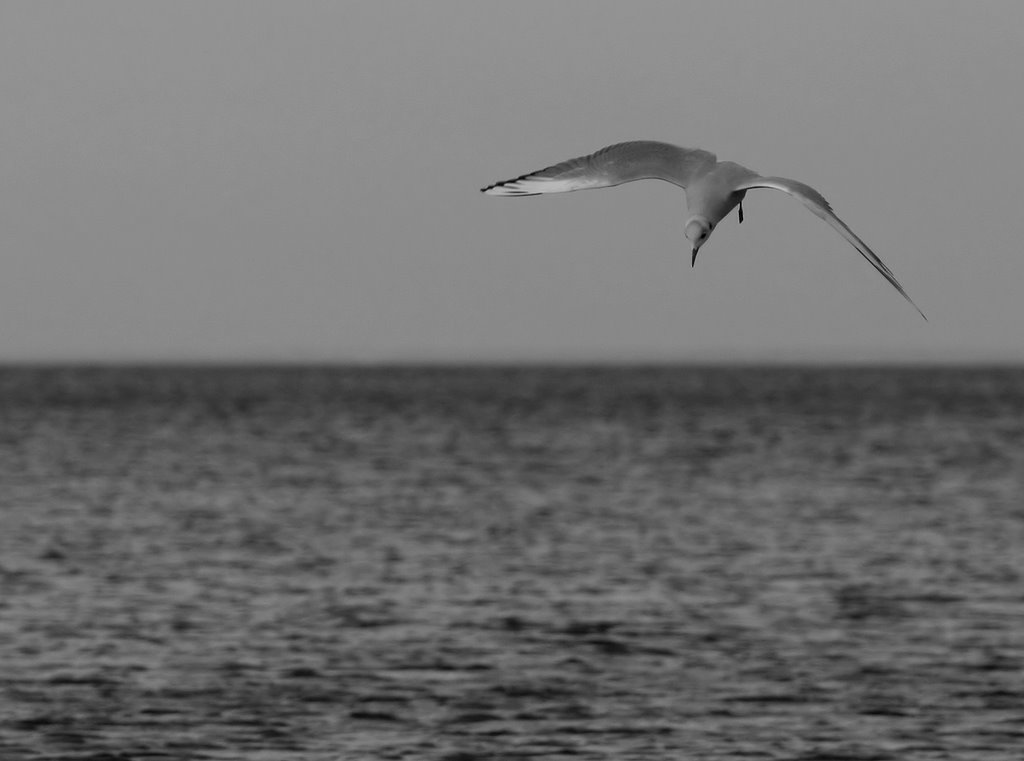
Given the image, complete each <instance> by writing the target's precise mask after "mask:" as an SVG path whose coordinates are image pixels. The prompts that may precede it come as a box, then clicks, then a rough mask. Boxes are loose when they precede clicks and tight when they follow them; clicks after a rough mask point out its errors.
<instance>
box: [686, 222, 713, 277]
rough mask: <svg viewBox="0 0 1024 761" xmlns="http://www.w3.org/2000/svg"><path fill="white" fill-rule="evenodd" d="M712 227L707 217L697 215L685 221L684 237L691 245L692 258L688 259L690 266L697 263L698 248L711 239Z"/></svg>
mask: <svg viewBox="0 0 1024 761" xmlns="http://www.w3.org/2000/svg"><path fill="white" fill-rule="evenodd" d="M711 230H712V225H711V221H710V220H709V219H708V218H707V217H703V216H700V215H697V216H695V217H690V218H689V219H688V220H686V237H687V239H688V240H689V241H690V243H692V244H693V258H692V259H690V266H691V267H692V266H693V265H694V264H696V263H697V252H698V251H700V247H701V246H703V245H704V244H705V243H707V240H708V238H709V237H711Z"/></svg>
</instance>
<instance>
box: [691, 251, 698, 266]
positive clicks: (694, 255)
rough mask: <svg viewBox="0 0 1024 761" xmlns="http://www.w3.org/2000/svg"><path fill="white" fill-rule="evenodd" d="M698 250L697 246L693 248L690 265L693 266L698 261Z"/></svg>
mask: <svg viewBox="0 0 1024 761" xmlns="http://www.w3.org/2000/svg"><path fill="white" fill-rule="evenodd" d="M697 250H698V249H697V248H696V246H695V247H694V249H693V258H691V259H690V267H693V266H694V265H695V264H696V263H697Z"/></svg>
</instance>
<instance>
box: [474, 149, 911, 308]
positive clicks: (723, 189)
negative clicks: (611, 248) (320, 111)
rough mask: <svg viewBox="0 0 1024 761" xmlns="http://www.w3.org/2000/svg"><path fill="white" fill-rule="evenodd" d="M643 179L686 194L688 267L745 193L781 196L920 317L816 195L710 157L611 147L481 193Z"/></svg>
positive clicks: (882, 265)
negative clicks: (832, 234) (830, 231)
mask: <svg viewBox="0 0 1024 761" xmlns="http://www.w3.org/2000/svg"><path fill="white" fill-rule="evenodd" d="M647 179H655V180H667V181H668V182H671V183H673V184H675V185H678V186H679V187H681V188H683V190H685V191H686V206H687V209H688V210H689V212H690V217H689V219H687V220H686V227H685V234H686V237H687V239H688V240H689V241H690V243H692V244H693V251H692V255H691V259H690V266H691V267H692V266H694V265H695V264H696V262H697V252H698V251H699V250H700V248H701V246H703V245H704V244H705V243H707V241H708V238H710V237H711V233H712V232H713V231H714V229H715V226H716V225H717V224H718V223H719V222H721V221H722V220H723V219H725V217H726V215H727V214H728V213H729V212H730V211H732V210H733V208H734V207H739V212H738V216H739V221H740V222H741V223H742V222H743V198H744V196H746V194H747V191H748V190H752V189H754V188H771V189H773V190H781V191H782V192H783V193H788V194H789V195H791V196H793V197H794V198H796V199H797V200H799V201H800V202H801V203H803V205H804V206H806V207H807V208H808V209H810V210H811V212H813V213H814V214H815V215H816V216H818V217H821V218H822V219H823V220H825V221H826V222H828V223H829V224H830V225H831V226H832V227H833V228H834V229H835V230H836V232H838V233H839V234H840V235H842V236H843V237H844V238H846V240H847V241H849V243H850V245H852V246H853V247H854V248H855V249H857V251H859V252H860V255H861V256H863V257H864V258H865V259H867V260H868V262H870V263H871V265H872V266H873V267H874V268H875V269H876V270H878V272H879V273H880V274H881V275H882V277H884V278H885V279H886V280H888V281H889V283H890V285H892V287H893V288H895V289H896V290H897V291H899V292H900V295H902V296H903V298H905V299H906V300H907V301H908V302H909V303H910V305H911V306H912V307H914V309H916V310H917V312H918V314H920V315H921V316H922V317H924V312H922V311H921V309H920V308H919V307H918V306H917V304H915V303H914V302H913V300H912V299H911V298H910V296H908V295H907V292H906V291H905V290H904V289H903V286H902V285H900V283H899V281H898V280H897V279H896V276H895V275H893V274H892V270H890V269H889V268H888V267H887V266H886V265H885V263H884V262H883V261H882V260H881V259H879V258H878V256H877V255H876V254H875V252H874V251H872V250H871V249H870V248H868V245H867V244H866V243H865V242H864V241H862V240H861V239H860V238H859V237H857V235H856V234H855V233H854V232H853V230H851V229H850V228H849V227H847V226H846V223H845V222H843V221H842V220H841V219H840V218H839V217H837V216H836V215H835V213H834V212H833V211H832V207H831V206H830V205H829V202H828V201H826V200H825V197H824V196H822V195H821V193H819V192H818V191H817V190H815V189H814V188H812V187H811V186H810V185H805V184H804V183H802V182H797V181H796V180H787V179H786V178H785V177H762V176H761V175H759V174H758V173H757V172H754V171H751V170H750V169H747V168H746V167H745V166H741V165H740V164H736V163H735V162H732V161H719V160H718V157H717V156H715V154H713V153H711V152H710V151H704V150H701V149H699V148H682V147H680V146H678V145H672V144H670V143H659V142H655V141H653V140H635V141H632V142H628V143H616V144H615V145H609V146H607V147H606V148H602V149H601V150H599V151H597V152H595V153H591V154H590V155H589V156H580V157H579V158H575V159H569V160H568V161H563V162H562V163H560V164H555V165H554V166H549V167H548V168H547V169H541V170H539V171H536V172H530V173H529V174H524V175H522V176H520V177H516V178H515V179H512V180H505V181H504V182H496V183H494V184H493V185H488V186H487V187H486V188H481V192H483V193H486V194H487V195H490V196H533V195H539V194H541V193H568V192H569V191H572V190H586V189H588V188H608V187H612V186H614V185H621V184H622V183H624V182H632V181H633V180H647ZM927 319H928V318H927V317H925V320H927Z"/></svg>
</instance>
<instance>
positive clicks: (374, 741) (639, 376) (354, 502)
mask: <svg viewBox="0 0 1024 761" xmlns="http://www.w3.org/2000/svg"><path fill="white" fill-rule="evenodd" d="M1021 758H1024V369H1014V368H941V367H920V368H865V367H856V368H853V367H847V368H842V367H823V368H813V367H682V366H681V367H669V366H655V367H529V366H523V367H219V368H218V367H210V368H202V367H196V368H189V367H136V368H131V367H123V368H117V367H113V368H104V367H94V368H89V367H7V368H0V759H3V761H28V760H30V759H31V760H35V759H46V760H47V761H58V760H63V761H71V760H72V759H73V760H75V761H163V760H165V759H168V760H169V759H174V760H176V761H177V760H181V761H203V760H206V759H216V760H217V761H225V760H228V759H239V760H245V761H299V760H300V759H301V760H302V761H327V760H331V761H335V760H344V761H348V760H349V759H353V760H360V761H361V760H362V759H416V760H417V761H419V760H423V759H425V760H435V759H436V760H438V761H472V760H474V759H502V760H504V759H545V760H546V761H547V760H550V761H556V760H561V759H615V760H616V761H622V760H623V759H643V760H647V759H658V760H660V759H695V760H700V761H711V760H712V759H745V760H750V759H773V760H775V759H780V760H781V759H786V760H793V761H797V760H799V761H814V760H818V761H840V760H841V761H889V760H892V761H916V760H921V761H925V760H928V761H932V760H935V759H956V760H957V761H997V760H998V761H1020V759H1021Z"/></svg>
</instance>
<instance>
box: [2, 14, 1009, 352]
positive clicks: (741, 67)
mask: <svg viewBox="0 0 1024 761" xmlns="http://www.w3.org/2000/svg"><path fill="white" fill-rule="evenodd" d="M1022 29H1024V3H1020V2H1017V1H1016V0H1012V1H1008V2H998V3H997V2H939V1H938V0H915V1H911V0H905V1H903V2H886V3H881V2H874V3H873V2H860V0H857V1H856V2H843V3H840V2H827V3H826V2H815V1H813V0H807V1H805V2H770V3H768V2H754V1H752V2H714V3H710V2H694V3H685V2H677V1H675V0H671V1H668V0H667V1H666V2H642V1H638V0H632V1H631V2H628V3H627V2H621V0H600V1H599V0H580V1H578V2H565V1H564V0H563V1H561V2H549V1H547V0H545V1H544V2H527V1H525V0H519V1H518V2H509V1H508V0H500V1H498V2H490V1H489V0H465V1H464V2H453V1H451V0H431V2H387V1H381V0H372V1H370V0H368V1H367V2H322V3H313V2H274V3H270V2H254V1H253V0H244V2H243V1H239V2H183V1H181V0H175V1H174V2H171V1H170V0H168V1H167V2H138V1H137V0H130V1H125V2H104V1H101V0H92V1H91V2H88V3H82V2H37V1H35V0H33V1H32V2H21V3H16V2H6V3H4V4H3V5H0V94H2V99H0V108H2V109H3V118H2V119H0V170H2V171H0V245H2V251H0V361H13V360H164V359H168V360H176V359H185V360H225V361H237V360H316V361H347V360H353V361H390V360H421V359H437V360H683V361H685V360H701V361H703V360H748V361H760V360H809V361H814V360H831V361H836V360H839V361H877V360H923V361H944V360H948V361H986V360H991V361H1007V360H1009V361H1024V255H1022V251H1021V248H1022V246H1021V242H1020V241H1021V239H1022V233H1024V197H1022V191H1021V178H1022V177H1024V145H1022V138H1021V136H1022V134H1024V84H1022V77H1024V48H1022V47H1021V30H1022ZM638 138H644V139H657V140H665V141H669V142H674V143H678V144H681V145H686V146H694V147H701V148H706V149H708V150H711V151H714V152H716V153H717V154H718V156H719V158H720V159H723V160H725V159H729V160H734V161H738V162H740V163H742V164H745V165H747V166H749V167H751V168H752V169H755V170H756V171H759V172H762V173H764V174H776V175H782V176H786V177H792V178H795V179H799V180H802V181H804V182H807V183H809V184H811V185H813V186H814V187H816V188H817V189H819V190H820V191H821V192H822V193H824V194H825V196H826V197H827V198H828V199H829V200H830V201H831V202H832V204H833V206H834V207H835V209H836V211H837V213H838V214H839V215H840V217H842V218H843V219H844V220H845V221H846V222H847V223H848V224H849V225H850V226H851V227H852V228H853V229H854V230H855V231H856V232H857V233H858V234H860V236H861V237H862V238H864V239H865V240H866V241H867V242H868V244H869V245H870V246H872V248H874V250H875V251H876V252H877V253H878V254H879V255H880V256H881V257H882V259H883V260H884V261H885V262H886V263H887V264H888V265H889V266H890V267H891V268H892V269H893V270H894V272H895V273H896V275H897V277H899V278H900V280H901V281H902V282H903V284H904V285H905V286H906V288H907V290H908V291H909V293H910V295H911V296H912V297H913V298H914V300H915V301H916V302H917V303H918V305H919V306H920V307H921V308H922V309H923V310H924V311H925V313H926V314H927V315H928V317H929V319H930V322H927V323H926V322H924V321H923V320H922V319H921V318H920V316H919V315H917V313H916V312H915V311H914V310H913V308H912V307H911V306H910V305H909V304H907V303H906V302H905V301H904V300H903V299H902V298H901V297H900V296H899V294H898V293H896V291H895V290H893V289H892V288H891V287H890V286H889V285H888V284H887V283H886V282H885V281H884V280H883V279H882V278H881V277H880V276H879V275H878V273H876V272H875V271H874V270H873V269H872V268H871V267H870V266H869V265H868V264H867V263H866V262H864V261H863V260H862V259H861V258H860V256H859V255H858V254H857V253H856V251H855V250H854V249H853V248H851V247H850V246H849V245H848V244H847V243H846V242H845V241H843V240H842V239H841V238H840V237H839V236H838V235H836V233H835V232H834V231H833V230H832V229H831V228H829V227H828V226H827V225H825V224H823V223H822V222H821V221H820V220H819V219H817V218H816V217H814V216H813V215H811V214H809V213H808V212H807V211H806V210H805V209H804V208H803V207H802V206H801V205H800V204H799V203H797V202H796V201H794V200H793V199H790V198H788V197H786V196H785V195H784V194H782V193H777V192H774V191H769V190H763V191H756V190H755V191H751V192H750V194H748V196H747V200H746V202H745V204H744V211H745V216H746V220H745V222H744V224H743V225H742V226H739V225H737V224H736V217H735V214H734V215H732V216H731V217H730V218H729V219H728V220H727V221H725V222H723V223H722V225H721V226H720V227H719V228H718V229H717V230H716V231H715V234H714V236H713V237H712V238H711V240H710V242H709V243H708V245H707V246H705V247H704V248H703V249H702V251H701V255H700V257H699V259H698V261H697V266H696V268H695V269H691V268H690V262H689V245H688V242H687V241H686V240H685V238H684V237H683V226H684V222H685V220H686V217H687V213H686V202H685V195H684V193H683V192H682V190H680V189H679V188H676V187H674V186H672V185H669V184H667V183H661V182H638V183H632V184H630V185H626V186H622V187H618V188H613V189H609V190H601V191H588V192H581V193H570V194H565V195H557V196H542V197H532V198H524V199H518V198H515V199H506V198H491V197H486V196H483V195H481V194H480V192H479V188H480V187H482V186H484V185H486V184H489V183H491V182H494V181H497V180H501V179H507V178H509V177H513V176H516V175H519V174H523V173H525V172H528V171H532V170H535V169H539V168H542V167H544V166H547V165H549V164H552V163H556V162H558V161H561V160H564V159H567V158H570V157H573V156H577V155H580V154H584V153H589V152H590V151H593V150H595V149H597V148H600V147H601V146H603V145H606V144H609V143H613V142H618V141H621V140H628V139H638Z"/></svg>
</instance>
